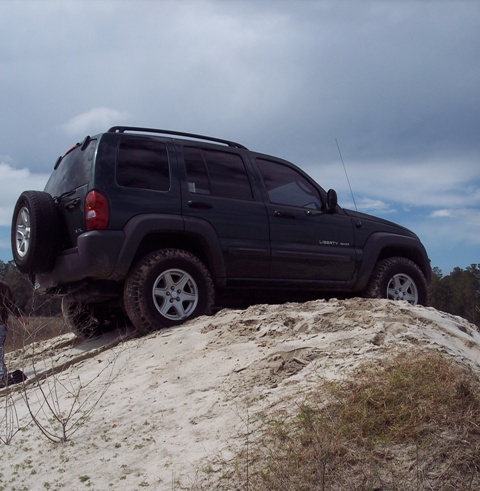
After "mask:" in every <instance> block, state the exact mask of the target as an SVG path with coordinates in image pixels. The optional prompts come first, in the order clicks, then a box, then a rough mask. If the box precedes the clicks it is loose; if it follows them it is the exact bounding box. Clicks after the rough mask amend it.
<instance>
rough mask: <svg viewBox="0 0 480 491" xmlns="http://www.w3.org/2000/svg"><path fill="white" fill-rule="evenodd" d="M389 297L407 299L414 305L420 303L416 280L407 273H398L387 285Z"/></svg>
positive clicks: (391, 298)
mask: <svg viewBox="0 0 480 491" xmlns="http://www.w3.org/2000/svg"><path fill="white" fill-rule="evenodd" d="M387 298H388V299H390V300H405V301H407V302H408V303H410V304H412V305H417V303H418V289H417V285H416V284H415V282H414V281H413V280H412V278H410V276H408V275H406V274H403V273H402V274H396V275H395V276H393V278H392V279H391V280H390V281H389V283H388V286H387Z"/></svg>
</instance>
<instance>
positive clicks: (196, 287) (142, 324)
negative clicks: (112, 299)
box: [124, 249, 215, 334]
mask: <svg viewBox="0 0 480 491" xmlns="http://www.w3.org/2000/svg"><path fill="white" fill-rule="evenodd" d="M214 300H215V289H214V285H213V280H212V277H211V275H210V272H209V271H208V269H207V268H206V266H205V265H204V264H203V263H202V261H200V259H198V258H197V257H196V256H194V255H193V254H191V253H189V252H187V251H183V250H180V249H162V250H159V251H155V252H152V253H150V254H148V255H146V256H144V257H143V258H142V259H140V260H139V261H138V262H137V263H136V264H135V265H134V266H133V268H132V270H131V271H130V273H129V275H128V277H127V280H126V282H125V287H124V303H125V309H126V311H127V314H128V317H129V318H130V320H131V321H132V323H133V325H134V326H135V328H136V329H137V331H138V332H139V333H141V334H144V333H148V332H151V331H154V330H156V329H160V328H162V327H170V326H176V325H179V324H182V323H183V322H186V321H187V320H190V319H193V318H194V317H198V316H199V315H204V314H210V313H211V310H212V307H213V304H214Z"/></svg>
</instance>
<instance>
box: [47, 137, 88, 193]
mask: <svg viewBox="0 0 480 491" xmlns="http://www.w3.org/2000/svg"><path fill="white" fill-rule="evenodd" d="M96 145H97V141H96V140H91V141H90V144H89V145H88V147H87V148H86V149H85V150H82V149H81V147H80V146H77V147H76V148H75V149H73V150H71V151H70V152H69V153H67V154H66V155H65V156H64V157H63V158H62V160H61V161H60V164H59V165H58V167H57V168H56V169H55V170H54V171H53V173H52V175H51V176H50V179H49V180H48V182H47V184H46V186H45V191H46V192H47V193H50V194H51V195H52V196H60V195H61V194H63V193H67V192H68V191H72V190H74V189H77V188H79V187H80V186H83V185H84V184H87V183H88V182H89V181H90V179H91V176H92V163H93V157H94V155H95V148H96Z"/></svg>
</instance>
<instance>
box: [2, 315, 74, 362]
mask: <svg viewBox="0 0 480 491" xmlns="http://www.w3.org/2000/svg"><path fill="white" fill-rule="evenodd" d="M67 332H70V329H69V328H68V327H67V326H66V325H65V322H64V320H63V317H62V315H59V316H56V317H30V318H29V319H28V325H26V326H22V325H21V324H20V323H19V322H18V321H17V320H16V319H11V320H10V321H9V329H8V336H7V341H6V343H5V352H6V353H8V352H9V351H14V350H17V349H20V348H23V347H24V346H27V345H29V344H31V343H33V342H39V341H44V340H46V339H50V338H54V337H56V336H60V335H61V334H65V333H67Z"/></svg>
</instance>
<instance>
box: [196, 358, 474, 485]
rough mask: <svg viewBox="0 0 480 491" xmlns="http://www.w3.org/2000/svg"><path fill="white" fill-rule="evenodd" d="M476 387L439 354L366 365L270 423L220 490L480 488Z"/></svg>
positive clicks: (238, 460) (236, 461)
mask: <svg viewBox="0 0 480 491" xmlns="http://www.w3.org/2000/svg"><path fill="white" fill-rule="evenodd" d="M479 389H480V383H479V380H478V377H477V376H476V375H475V374H474V373H473V372H471V371H470V370H468V369H466V368H465V367H462V366H460V365H457V364H455V363H454V362H452V361H449V360H447V358H445V357H443V356H441V355H439V354H436V353H433V352H430V353H421V354H419V353H414V354H404V355H401V356H398V357H397V358H396V359H394V360H391V361H389V362H386V363H385V364H384V366H382V367H379V366H372V365H368V366H365V367H364V368H363V369H362V370H361V371H359V372H358V373H357V374H355V377H354V379H353V380H351V381H348V382H344V383H335V384H334V383H327V384H323V385H322V387H321V388H319V390H318V391H317V392H316V393H313V394H312V395H311V396H309V398H308V400H307V401H306V402H305V403H304V404H302V405H301V406H300V407H299V408H297V410H296V411H294V413H295V414H294V415H292V413H291V412H285V413H282V414H278V415H276V418H275V419H271V420H269V421H265V422H264V423H263V429H262V434H261V436H260V437H259V438H257V439H256V441H255V443H249V445H248V448H244V449H243V450H242V451H241V452H239V453H238V455H237V456H236V458H235V459H234V464H229V465H228V466H226V467H227V468H226V467H225V464H224V466H223V468H222V469H221V472H222V473H223V475H224V476H225V477H224V478H223V480H222V479H220V480H219V481H220V482H218V481H217V483H216V484H215V489H228V490H232V489H238V490H240V489H241V490H251V491H253V490H255V491H267V490H269V491H273V490H275V491H287V490H288V491H313V490H322V491H324V490H331V491H339V490H342V491H343V490H348V491H354V490H372V491H373V490H376V491H387V490H398V491H400V490H401V491H406V490H411V491H413V490H415V491H417V490H438V491H444V490H445V491H446V490H474V489H480V427H479V424H480V390H479ZM216 474H217V476H210V477H209V478H210V479H212V478H215V479H217V480H218V473H216ZM209 478H208V477H207V481H208V479H209ZM233 483H235V484H233ZM210 484H211V483H210ZM200 488H201V489H208V484H207V487H204V484H202V485H201V486H200V485H199V486H197V489H200Z"/></svg>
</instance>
